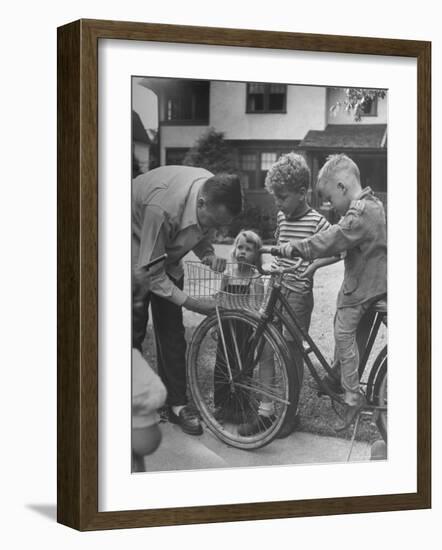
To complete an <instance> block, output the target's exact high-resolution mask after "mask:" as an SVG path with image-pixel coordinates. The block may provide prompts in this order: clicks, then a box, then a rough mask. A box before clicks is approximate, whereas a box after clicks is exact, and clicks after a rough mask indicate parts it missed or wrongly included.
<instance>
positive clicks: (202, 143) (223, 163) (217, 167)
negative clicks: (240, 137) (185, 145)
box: [183, 128, 238, 174]
mask: <svg viewBox="0 0 442 550" xmlns="http://www.w3.org/2000/svg"><path fill="white" fill-rule="evenodd" d="M183 164H184V165H185V166H198V167H200V168H205V169H206V170H209V171H210V172H213V173H214V174H219V173H221V172H224V173H228V174H231V173H238V166H237V163H236V157H235V154H234V151H233V149H232V148H231V147H230V146H229V145H228V144H227V143H226V142H225V139H224V134H223V132H217V131H216V130H214V129H213V128H209V129H208V130H207V131H206V132H205V133H204V134H202V135H201V136H200V137H199V138H198V139H197V141H196V142H195V144H194V146H193V147H192V148H191V149H190V150H189V151H188V152H187V154H186V156H185V157H184V160H183Z"/></svg>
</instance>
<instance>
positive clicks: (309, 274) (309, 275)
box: [299, 264, 316, 279]
mask: <svg viewBox="0 0 442 550" xmlns="http://www.w3.org/2000/svg"><path fill="white" fill-rule="evenodd" d="M315 271H316V266H315V265H314V264H310V265H309V266H308V267H307V269H306V270H305V271H303V272H302V273H301V274H300V275H299V276H300V277H301V279H313V275H314V274H315Z"/></svg>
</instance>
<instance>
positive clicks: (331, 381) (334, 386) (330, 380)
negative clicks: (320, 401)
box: [310, 374, 344, 397]
mask: <svg viewBox="0 0 442 550" xmlns="http://www.w3.org/2000/svg"><path fill="white" fill-rule="evenodd" d="M322 381H323V382H324V384H325V385H326V386H328V387H329V388H330V389H331V391H332V392H334V393H337V394H341V393H344V388H343V387H342V386H341V382H340V381H339V380H338V379H337V378H335V377H334V376H330V375H329V374H326V375H325V376H324V377H323V378H322ZM310 387H311V388H312V389H314V390H316V391H317V392H318V397H321V396H323V395H327V394H326V393H325V392H324V390H323V389H322V388H321V387H320V386H319V385H318V384H317V383H316V381H313V383H312V384H311V385H310Z"/></svg>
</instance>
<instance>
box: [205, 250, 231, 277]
mask: <svg viewBox="0 0 442 550" xmlns="http://www.w3.org/2000/svg"><path fill="white" fill-rule="evenodd" d="M201 263H203V264H204V265H208V266H209V267H210V269H212V271H218V272H219V273H223V272H224V270H225V269H226V264H227V260H225V259H224V258H220V257H219V256H215V254H211V255H210V256H205V257H204V258H203V259H202V260H201Z"/></svg>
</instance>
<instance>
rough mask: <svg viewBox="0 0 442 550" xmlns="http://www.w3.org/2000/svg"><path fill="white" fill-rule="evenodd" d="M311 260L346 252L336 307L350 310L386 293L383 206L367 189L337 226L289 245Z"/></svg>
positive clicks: (385, 238) (385, 227)
mask: <svg viewBox="0 0 442 550" xmlns="http://www.w3.org/2000/svg"><path fill="white" fill-rule="evenodd" d="M290 244H291V246H292V247H294V248H295V249H296V250H298V251H299V253H300V255H301V256H302V257H303V258H306V259H308V260H314V259H316V258H326V257H328V256H335V255H337V254H340V253H342V252H344V251H346V252H347V253H346V256H345V259H344V265H345V273H344V281H343V284H342V287H341V289H340V291H339V295H338V302H337V307H338V308H342V307H351V306H354V305H358V304H362V303H363V302H366V301H367V300H370V299H374V298H376V297H379V296H382V295H383V294H386V292H387V225H386V218H385V211H384V207H383V205H382V203H381V201H380V200H379V199H377V198H376V197H375V196H374V195H373V192H372V190H371V189H370V188H369V187H366V188H365V189H363V190H362V192H361V193H360V195H359V197H357V199H356V200H353V201H352V202H351V203H350V207H349V209H348V211H347V213H346V214H345V216H344V217H343V218H342V219H341V220H340V222H339V223H337V224H336V225H332V226H331V227H330V228H329V229H327V230H326V231H322V232H321V233H317V234H316V235H314V236H313V237H310V238H309V239H305V240H302V241H296V242H294V243H290Z"/></svg>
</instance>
